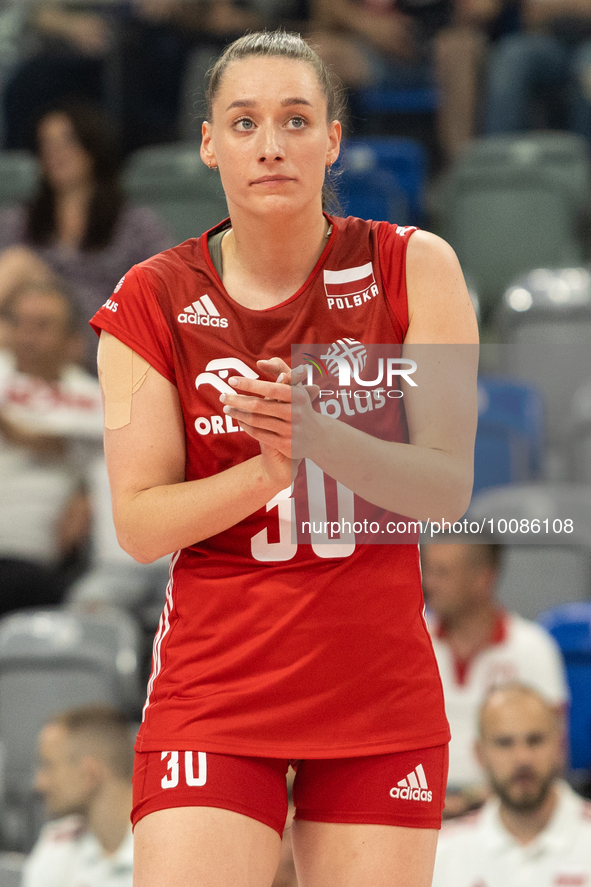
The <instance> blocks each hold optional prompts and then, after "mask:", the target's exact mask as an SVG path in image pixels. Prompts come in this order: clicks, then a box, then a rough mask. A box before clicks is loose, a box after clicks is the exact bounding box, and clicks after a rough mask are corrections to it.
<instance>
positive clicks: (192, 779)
mask: <svg viewBox="0 0 591 887" xmlns="http://www.w3.org/2000/svg"><path fill="white" fill-rule="evenodd" d="M168 755H169V756H170V757H169V758H168V763H167V765H166V769H167V770H169V771H170V775H169V776H163V777H162V779H161V780H160V785H161V786H162V788H176V787H177V785H178V784H179V753H178V751H163V752H162V754H161V755H160V760H161V761H163V760H164V759H165V758H166V757H167V756H168ZM185 782H186V784H187V785H188V786H189V788H193V787H195V786H200V785H205V783H206V782H207V755H206V754H205V752H203V751H200V752H197V775H195V771H194V769H193V752H192V751H186V752H185Z"/></svg>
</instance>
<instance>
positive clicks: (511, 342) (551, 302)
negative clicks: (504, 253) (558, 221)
mask: <svg viewBox="0 0 591 887" xmlns="http://www.w3.org/2000/svg"><path fill="white" fill-rule="evenodd" d="M497 329H498V334H497V335H498V341H500V342H503V343H507V345H506V346H504V347H503V346H500V347H499V366H500V367H502V371H503V372H504V373H505V374H507V375H509V376H512V377H514V378H517V379H519V380H521V381H523V382H528V383H530V384H533V385H536V386H537V387H538V389H539V390H540V392H541V393H542V396H543V398H544V406H545V413H546V428H545V431H546V437H547V440H548V444H549V446H550V448H551V449H552V450H553V451H554V456H555V458H557V459H560V458H561V453H564V451H565V447H566V441H567V436H568V427H569V421H570V414H569V410H570V403H571V399H572V397H573V395H574V393H575V391H576V390H577V389H578V388H579V387H580V386H581V385H582V384H583V383H584V382H586V381H587V379H589V378H591V274H590V273H589V271H587V270H585V269H583V268H561V269H548V268H539V269H537V270H535V271H531V272H530V273H529V274H527V275H525V276H524V277H522V278H520V279H518V280H516V282H515V283H514V284H513V285H512V286H510V287H509V288H508V289H507V291H506V292H505V294H504V296H503V301H502V305H501V307H500V309H499V313H498V316H497ZM557 475H558V476H559V477H560V476H562V477H564V476H565V469H564V466H561V465H559V466H558V468H557V470H556V471H555V472H554V476H557Z"/></svg>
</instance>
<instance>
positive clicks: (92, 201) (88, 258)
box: [0, 103, 172, 368]
mask: <svg viewBox="0 0 591 887" xmlns="http://www.w3.org/2000/svg"><path fill="white" fill-rule="evenodd" d="M36 131H37V155H38V157H39V162H40V165H41V181H40V184H39V189H38V191H37V194H36V195H35V196H34V198H33V199H32V201H31V202H30V203H29V205H28V206H19V207H12V208H9V209H5V210H4V211H2V212H0V304H1V303H2V301H3V299H4V298H5V297H6V294H7V293H8V292H11V291H12V290H13V289H14V288H15V286H18V285H19V284H22V283H24V282H25V281H37V282H43V281H47V280H49V279H51V278H52V277H53V275H54V274H59V275H60V276H61V277H63V279H64V280H66V281H67V282H68V284H69V285H70V287H71V289H72V290H73V292H74V294H75V296H76V297H77V299H78V300H79V303H80V307H81V311H82V315H83V318H84V319H85V320H86V319H88V318H90V317H92V315H93V314H94V313H95V311H96V310H97V309H98V308H99V307H100V306H101V305H102V304H103V303H104V302H105V301H106V300H107V299H108V298H109V297H110V296H111V293H112V292H113V287H114V286H115V284H116V283H117V281H118V280H119V279H120V278H121V277H122V275H123V274H125V272H126V271H127V270H128V269H129V268H130V267H131V266H132V265H134V264H136V263H137V262H141V261H143V260H144V259H147V258H149V257H150V256H152V255H154V254H155V253H157V252H160V251H161V250H163V249H166V248H167V247H169V246H171V244H172V240H171V238H170V237H169V236H168V235H167V233H166V232H165V230H164V228H163V227H162V225H161V224H160V222H159V220H158V218H157V216H156V214H155V213H154V212H153V211H152V210H151V209H148V208H147V207H137V206H132V205H130V204H129V203H127V202H126V201H125V196H124V194H123V191H122V188H121V183H120V178H119V159H118V154H117V151H116V147H115V141H114V138H113V135H112V133H111V132H110V130H109V129H108V127H107V126H106V123H105V121H104V119H103V117H102V116H101V115H100V114H99V113H98V111H96V110H94V109H93V108H91V107H88V106H84V105H80V104H76V103H74V104H71V105H64V107H63V108H57V109H56V110H54V111H51V112H49V113H47V114H46V115H45V116H43V117H42V118H41V120H40V121H39V124H38V126H37V130H36ZM87 346H88V347H87V363H88V366H89V367H93V368H94V366H95V355H96V337H95V336H94V334H93V333H92V331H91V330H90V328H89V330H88V333H87Z"/></svg>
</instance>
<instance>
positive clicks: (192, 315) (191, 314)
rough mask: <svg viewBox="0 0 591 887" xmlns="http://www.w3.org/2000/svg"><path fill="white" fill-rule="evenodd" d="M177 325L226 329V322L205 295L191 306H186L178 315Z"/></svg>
mask: <svg viewBox="0 0 591 887" xmlns="http://www.w3.org/2000/svg"><path fill="white" fill-rule="evenodd" d="M177 320H178V322H179V323H192V324H194V325H197V326H218V327H224V328H225V327H227V326H228V320H227V318H226V317H221V316H220V312H219V311H218V309H217V308H216V307H215V305H214V304H213V302H212V301H211V299H210V298H209V296H208V295H207V293H206V294H205V295H204V296H201V298H199V299H197V301H196V302H193V303H192V304H191V305H187V307H186V308H185V310H184V311H181V313H180V314H179V315H178V317H177Z"/></svg>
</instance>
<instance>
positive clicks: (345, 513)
mask: <svg viewBox="0 0 591 887" xmlns="http://www.w3.org/2000/svg"><path fill="white" fill-rule="evenodd" d="M305 467H306V487H307V491H308V512H309V516H310V524H311V534H310V535H311V540H312V549H313V551H314V553H315V554H317V555H318V557H349V555H350V554H353V552H354V551H355V534H354V533H353V530H352V527H353V523H354V521H355V496H354V494H353V492H352V491H351V490H349V489H348V488H347V487H345V486H344V485H343V484H341V483H339V482H338V481H337V503H338V511H339V514H338V522H339V524H340V526H341V527H342V528H343V532H341V533H340V536H339V537H335V536H330V537H329V533H328V526H329V522H328V520H327V515H326V490H325V487H324V472H323V471H322V469H321V468H319V467H318V465H316V463H315V462H311V461H310V459H306V460H305ZM292 496H293V484H292V485H291V486H290V487H286V488H285V489H284V490H281V492H279V493H277V495H276V496H274V497H273V499H271V501H270V502H267V511H270V510H271V509H272V508H275V507H276V508H277V516H278V519H279V541H278V542H269V536H268V533H267V530H266V529H264V530H261V531H260V532H259V533H257V534H256V536H253V537H252V539H251V551H252V556H253V557H254V559H255V560H257V561H288V560H291V558H292V557H293V556H294V555H295V553H296V551H297V547H298V546H297V542H293V541H292V538H291V533H292V526H293V524H294V523H295V503H294V501H293V498H292ZM346 524H348V525H349V527H350V528H351V529H347V530H345V529H344V527H345V525H346ZM337 538H338V541H336V540H337Z"/></svg>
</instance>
